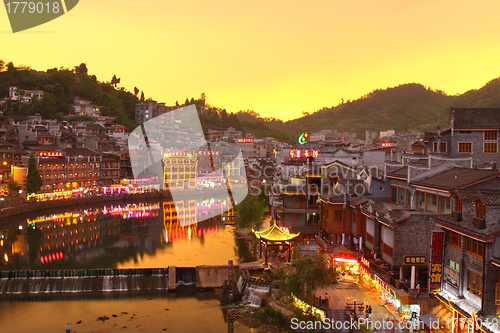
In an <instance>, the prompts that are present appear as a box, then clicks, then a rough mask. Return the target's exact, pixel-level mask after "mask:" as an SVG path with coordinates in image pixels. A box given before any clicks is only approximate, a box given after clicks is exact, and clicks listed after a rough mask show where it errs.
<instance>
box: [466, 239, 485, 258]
mask: <svg viewBox="0 0 500 333" xmlns="http://www.w3.org/2000/svg"><path fill="white" fill-rule="evenodd" d="M483 249H484V244H483V243H482V242H480V241H477V240H475V239H472V238H467V241H466V243H465V250H466V251H467V253H470V254H473V255H475V256H477V257H481V258H483Z"/></svg>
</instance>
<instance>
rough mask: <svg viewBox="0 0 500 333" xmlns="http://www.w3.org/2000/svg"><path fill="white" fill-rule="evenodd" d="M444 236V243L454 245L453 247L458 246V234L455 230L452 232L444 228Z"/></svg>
mask: <svg viewBox="0 0 500 333" xmlns="http://www.w3.org/2000/svg"><path fill="white" fill-rule="evenodd" d="M445 237H446V244H448V245H451V246H454V247H458V248H459V247H460V235H459V234H457V233H456V232H453V231H451V230H446V231H445Z"/></svg>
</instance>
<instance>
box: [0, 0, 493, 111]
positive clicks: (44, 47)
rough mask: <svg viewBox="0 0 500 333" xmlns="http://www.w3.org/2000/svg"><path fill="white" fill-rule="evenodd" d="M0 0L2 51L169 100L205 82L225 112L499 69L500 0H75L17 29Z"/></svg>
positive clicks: (472, 85) (460, 86) (472, 77)
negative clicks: (81, 68)
mask: <svg viewBox="0 0 500 333" xmlns="http://www.w3.org/2000/svg"><path fill="white" fill-rule="evenodd" d="M0 11H1V13H0V59H3V60H4V61H6V62H8V61H12V62H14V64H15V65H16V66H17V65H27V66H30V67H32V68H33V69H36V70H47V69H48V68H54V67H61V66H64V67H69V68H72V67H74V66H75V65H79V64H80V63H82V62H85V63H86V64H87V67H88V69H89V73H90V74H95V75H96V76H97V78H98V79H99V80H101V81H109V80H110V79H111V78H112V76H113V75H114V74H116V75H117V76H118V77H120V78H121V86H123V87H125V88H126V89H127V90H129V91H133V89H134V86H137V87H138V88H139V89H140V90H143V91H144V93H145V95H146V97H152V98H153V99H155V100H158V101H160V102H165V103H167V105H174V104H175V101H176V100H178V101H179V103H183V102H184V100H185V99H186V97H189V98H191V97H194V98H198V97H199V96H200V94H201V93H202V92H205V93H206V95H207V102H208V103H209V104H211V105H215V106H218V107H221V108H226V109H227V110H228V111H229V112H237V111H238V110H247V109H250V110H254V111H256V112H258V113H260V114H261V115H262V116H264V117H276V118H280V119H284V120H288V119H294V118H298V117H300V116H301V112H302V111H309V112H314V111H315V110H317V109H320V108H322V107H324V106H333V105H337V104H338V103H339V102H340V100H341V98H343V99H344V100H346V101H347V100H348V99H357V98H359V97H360V96H363V95H365V94H367V93H369V92H371V91H372V90H374V89H378V88H381V89H385V88H387V87H392V86H397V85H399V84H404V83H411V82H415V83H421V84H423V85H425V86H430V87H432V88H434V89H440V90H443V91H445V92H446V93H447V94H450V95H454V94H457V93H463V92H465V91H467V90H470V89H478V88H480V87H482V86H483V85H484V84H486V83H487V82H488V81H489V80H491V79H493V78H497V77H500V57H499V55H500V36H499V31H500V20H499V19H498V14H499V13H500V1H492V0H486V1H482V0H478V1H474V2H473V1H470V0H453V1H447V0H446V1H444V0H416V1H415V0H414V1H410V0H408V1H407V0H385V1H384V0H376V1H375V0H340V1H337V0H265V1H264V0H252V1H247V0H211V1H206V0H182V1H179V0H176V1H172V0H154V1H153V0H150V1H147V0H146V1H138V0H136V1H132V0H104V1H103V0H99V1H98V0H81V1H80V3H79V4H78V5H77V6H76V7H75V8H74V9H73V10H72V11H70V12H68V13H67V14H66V15H64V16H62V17H60V18H58V19H56V20H54V21H51V22H49V23H46V24H44V25H41V26H39V27H35V28H33V29H30V30H27V31H24V32H19V33H16V34H13V33H12V31H11V29H10V25H9V21H8V17H7V13H6V11H5V10H4V9H0ZM1 97H3V96H0V98H1Z"/></svg>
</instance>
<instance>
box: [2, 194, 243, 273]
mask: <svg viewBox="0 0 500 333" xmlns="http://www.w3.org/2000/svg"><path fill="white" fill-rule="evenodd" d="M220 214H221V215H220ZM196 221H202V222H198V223H196ZM233 221H234V211H233V210H232V209H231V203H230V202H228V201H226V200H217V199H211V200H206V199H192V198H191V199H186V200H184V201H180V202H179V201H177V202H176V203H175V204H174V202H173V201H165V202H142V203H121V204H113V205H110V204H106V205H102V206H98V207H86V208H79V209H73V210H71V211H61V212H55V213H54V212H51V213H50V214H49V213H45V214H38V215H37V214H33V215H31V216H28V217H27V218H24V219H22V220H21V219H19V220H15V223H13V224H12V226H11V227H10V228H5V229H0V255H1V258H0V263H1V264H2V265H1V267H0V269H4V270H5V269H8V270H12V269H18V270H25V269H76V268H79V269H81V268H159V267H167V266H169V265H176V266H179V265H181V266H196V265H213V264H226V263H227V260H235V261H236V262H238V261H239V260H238V259H237V258H235V257H239V255H238V254H236V253H235V251H236V250H235V240H234V234H233V227H232V226H228V225H227V224H231V223H232V222H233ZM238 252H240V251H239V250H238Z"/></svg>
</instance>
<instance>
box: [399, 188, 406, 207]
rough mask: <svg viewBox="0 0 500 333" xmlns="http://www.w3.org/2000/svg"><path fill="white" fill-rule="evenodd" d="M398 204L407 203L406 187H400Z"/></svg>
mask: <svg viewBox="0 0 500 333" xmlns="http://www.w3.org/2000/svg"><path fill="white" fill-rule="evenodd" d="M398 204H400V205H403V206H404V205H406V189H404V188H401V187H399V188H398Z"/></svg>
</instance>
